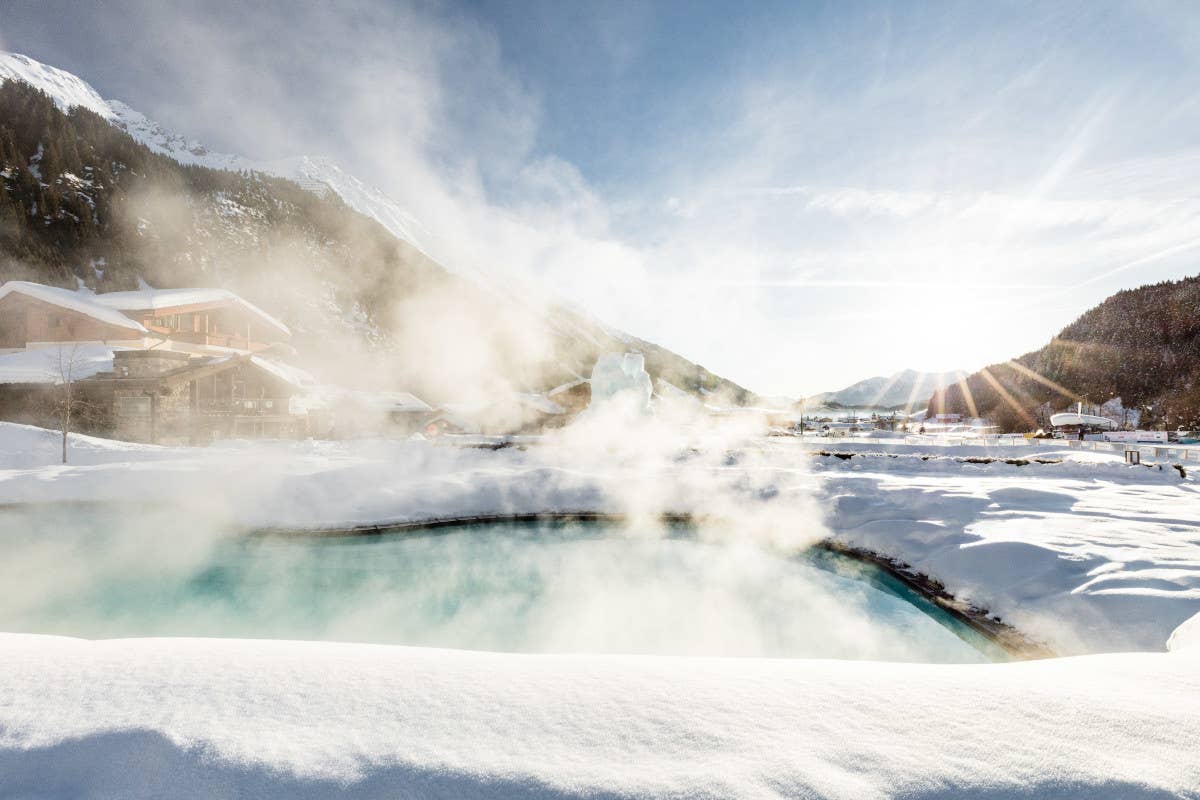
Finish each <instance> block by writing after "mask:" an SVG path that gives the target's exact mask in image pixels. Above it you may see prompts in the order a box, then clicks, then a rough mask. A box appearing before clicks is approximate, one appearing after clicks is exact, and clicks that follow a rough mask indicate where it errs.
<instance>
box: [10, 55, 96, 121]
mask: <svg viewBox="0 0 1200 800" xmlns="http://www.w3.org/2000/svg"><path fill="white" fill-rule="evenodd" d="M5 80H17V81H23V82H24V83H28V84H29V85H30V86H32V87H34V88H35V89H40V90H42V91H43V92H45V93H46V94H48V95H49V96H50V99H52V100H53V101H54V103H55V105H57V106H58V107H59V108H60V109H62V110H63V111H70V110H71V108H72V107H73V106H83V107H84V108H86V109H88V110H89V111H94V112H96V113H97V114H99V115H100V116H102V117H104V118H105V119H107V120H109V121H110V122H111V121H112V120H114V119H116V115H115V114H114V113H113V111H112V109H111V108H109V106H108V103H106V102H104V100H103V98H101V97H100V95H99V94H97V93H96V90H95V89H93V88H92V87H91V86H89V85H88V84H87V82H86V81H84V80H82V79H80V78H78V77H76V76H75V75H72V74H71V73H69V72H67V71H65V70H61V69H59V68H58V67H52V66H50V65H48V64H43V63H41V62H40V61H35V60H34V59H32V58H30V57H29V56H23V55H20V54H19V53H4V52H0V83H4V81H5Z"/></svg>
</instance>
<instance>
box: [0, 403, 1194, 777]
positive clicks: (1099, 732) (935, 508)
mask: <svg viewBox="0 0 1200 800" xmlns="http://www.w3.org/2000/svg"><path fill="white" fill-rule="evenodd" d="M568 434H569V429H568V431H566V432H564V434H563V435H564V437H567V436H568ZM56 436H57V434H55V433H54V432H53V431H44V430H41V429H37V428H32V427H28V426H20V425H13V424H9V423H0V506H2V505H7V504H13V503H17V504H30V503H47V502H52V503H61V502H63V501H68V500H70V501H112V500H129V499H130V498H131V487H136V495H135V496H136V498H137V499H138V500H139V501H140V502H142V503H147V504H165V503H173V504H177V505H178V507H179V508H180V510H181V513H184V514H188V515H189V518H192V519H195V518H197V517H198V516H200V515H209V516H211V517H212V518H213V519H216V520H220V521H221V523H222V524H226V523H227V524H230V525H233V526H251V527H255V526H260V527H261V526H283V527H289V526H294V527H322V526H338V525H347V524H352V523H356V522H370V521H376V522H378V521H384V520H392V521H397V520H406V519H407V520H421V519H434V518H440V517H447V516H463V515H471V514H497V513H500V514H503V513H522V512H532V511H547V510H559V511H568V510H570V511H586V510H596V511H610V512H615V513H638V512H639V511H640V512H653V513H657V512H660V511H664V510H679V511H692V512H696V513H702V514H713V515H716V514H721V513H733V514H734V515H735V518H736V519H739V520H741V521H742V522H743V526H741V527H739V528H738V529H737V530H738V531H739V535H743V536H750V537H756V536H763V535H764V531H765V530H766V529H769V528H770V527H771V523H772V521H775V522H782V524H783V530H782V533H784V534H788V535H791V536H793V537H798V538H786V536H785V538H784V539H783V540H781V541H782V542H783V543H791V544H794V545H800V544H802V543H803V542H804V541H812V540H815V539H816V538H820V537H823V536H833V537H835V538H836V539H838V540H839V541H843V542H845V543H848V544H852V545H855V546H860V547H868V548H871V549H873V550H876V551H877V552H880V553H884V554H886V555H889V556H892V557H895V558H898V559H901V560H904V561H906V562H908V563H909V564H911V565H912V566H913V567H914V568H917V569H920V570H922V571H925V572H927V573H928V574H930V575H932V576H933V577H935V578H938V579H940V580H941V581H943V582H944V583H945V585H946V587H947V588H948V589H949V591H951V592H952V593H954V594H955V595H956V596H959V597H964V598H968V599H971V600H975V601H978V602H986V603H987V604H988V607H989V608H990V609H991V610H992V611H993V612H994V613H997V614H1000V615H1001V616H1003V617H1004V619H1005V620H1006V621H1009V622H1011V623H1013V624H1015V625H1016V626H1017V627H1018V628H1019V629H1020V630H1022V631H1023V632H1025V633H1026V634H1028V635H1030V636H1033V637H1036V638H1041V639H1043V640H1045V641H1047V642H1049V643H1050V644H1051V646H1052V647H1053V648H1054V649H1055V650H1056V651H1057V652H1059V653H1093V654H1092V655H1081V656H1075V657H1070V658H1056V659H1050V660H1045V661H1036V662H1022V663H1014V664H990V665H981V666H980V665H931V664H896V663H886V664H885V663H880V662H844V661H832V660H787V659H712V658H666V657H649V656H594V655H571V656H560V655H536V656H535V655H512V654H498V653H479V652H467V651H450V650H436V649H421V648H409V647H395V646H368V645H355V644H331V643H299V642H274V641H237V640H187V639H173V640H155V639H143V640H115V641H96V642H87V641H83V640H76V639H68V638H58V637H48V636H36V635H28V634H24V635H17V634H4V635H0V676H2V679H0V795H6V796H7V795H16V796H25V795H38V796H63V797H67V796H79V795H82V794H87V795H89V796H121V797H142V796H147V797H148V796H155V795H157V794H162V793H163V792H169V793H170V794H171V795H172V796H175V797H182V798H188V797H206V796H211V795H213V794H222V795H226V796H257V797H313V798H316V797H325V796H329V795H332V794H338V795H340V796H352V797H397V796H400V797H404V796H413V797H424V796H448V797H449V796H453V797H474V798H491V797H539V798H552V797H597V796H604V797H616V796H639V797H676V798H680V797H682V798H692V797H696V798H701V797H704V798H708V797H751V798H758V797H763V798H774V797H817V796H820V797H845V798H874V797H880V798H882V797H896V796H904V797H921V798H942V797H944V798H955V797H961V796H965V795H975V796H978V795H985V796H988V797H998V798H1001V797H1029V796H1072V797H1074V796H1080V797H1082V796H1087V797H1111V798H1127V797H1159V796H1180V795H1182V796H1194V795H1195V794H1196V792H1197V791H1198V790H1200V761H1197V759H1196V758H1195V742H1196V741H1197V740H1200V647H1196V646H1195V643H1196V642H1197V638H1198V637H1197V635H1196V634H1197V630H1200V628H1198V625H1200V526H1197V524H1196V522H1197V520H1200V492H1198V491H1197V485H1196V483H1195V481H1194V479H1192V478H1187V479H1183V478H1181V476H1180V475H1179V473H1178V472H1176V471H1175V470H1173V469H1169V468H1168V469H1164V470H1159V469H1157V467H1156V466H1152V467H1145V466H1140V467H1138V466H1129V465H1126V464H1124V463H1122V462H1121V461H1120V459H1119V457H1117V456H1116V455H1115V454H1114V455H1113V456H1111V457H1108V458H1099V459H1098V458H1095V456H1099V455H1102V454H1093V453H1087V454H1086V455H1088V456H1089V457H1091V458H1089V459H1088V460H1079V459H1075V458H1073V459H1070V460H1068V459H1067V458H1066V457H1068V456H1070V457H1076V456H1080V455H1083V454H1081V453H1079V452H1077V451H1071V450H1069V449H1066V448H1064V447H1063V446H1062V443H1058V442H1045V443H1038V444H1036V445H1030V446H1027V447H1023V448H1020V449H1014V448H1011V447H999V446H996V447H981V446H974V447H972V446H966V445H963V446H958V447H942V448H936V449H935V451H936V452H931V451H930V449H929V448H927V447H926V448H922V447H921V446H919V445H906V444H904V443H903V442H902V441H896V442H887V441H883V440H872V441H870V442H866V443H839V444H838V445H837V448H838V450H839V451H842V452H843V453H844V454H852V456H851V457H850V458H846V459H842V458H837V457H833V456H831V455H822V454H821V450H820V449H819V448H820V447H822V446H823V445H824V444H825V443H809V442H802V441H798V440H795V439H783V440H754V441H749V442H745V443H744V444H743V445H742V446H741V447H739V448H737V449H720V450H719V451H716V452H712V453H705V452H704V451H702V450H701V451H687V452H685V450H686V448H681V447H671V448H669V449H668V450H667V451H665V452H666V453H667V457H666V458H664V459H662V460H656V459H654V458H651V457H649V456H647V455H646V454H645V453H638V458H639V459H640V460H635V461H632V462H631V461H630V460H629V458H630V457H631V456H630V453H631V451H629V450H624V451H620V452H618V453H617V454H616V455H612V454H611V453H609V451H608V449H603V450H601V451H599V452H592V451H587V450H584V449H578V448H577V447H576V448H574V449H572V446H571V445H570V443H569V438H563V439H562V440H561V441H560V440H552V439H549V438H543V439H541V440H536V439H529V440H527V443H526V446H525V447H524V448H522V449H518V448H508V449H503V450H498V451H491V450H478V449H469V448H459V447H453V446H438V445H434V444H430V443H427V442H423V441H384V440H363V441H347V442H322V441H301V442H227V443H223V444H219V445H214V446H212V447H209V448H203V449H193V448H183V447H180V448H163V447H153V446H149V445H135V444H126V443H119V442H109V441H106V440H102V439H95V438H92V437H84V436H73V437H72V442H71V462H72V463H71V464H70V465H68V466H63V465H60V464H57V463H56V461H57V452H56V449H55V448H56V447H57V446H58V440H57V439H56ZM552 444H554V445H556V446H552ZM643 448H644V449H646V450H648V451H653V449H654V445H653V443H652V442H650V441H646V442H645V443H644V444H643ZM633 452H635V453H636V452H637V451H633ZM1014 452H1015V453H1017V454H1019V455H1020V456H1021V457H1022V458H1023V459H1028V460H1030V462H1031V463H1027V464H1025V465H1023V466H1021V465H1017V464H1009V463H1004V462H1003V461H993V462H991V463H970V462H968V461H966V460H965V459H966V458H975V459H976V460H980V457H981V456H982V457H996V458H1012V456H1013V454H1014ZM689 453H690V454H689ZM1035 458H1041V459H1043V460H1046V461H1050V462H1054V463H1045V464H1039V463H1036V462H1033V461H1032V459H1035ZM651 488H653V490H654V492H655V496H654V497H647V496H646V494H645V492H646V491H647V490H649V489H651ZM797 532H798V533H797ZM780 534H781V532H780V531H774V532H773V534H772V535H773V536H777V535H780ZM764 541H774V539H765V540H764ZM1168 640H1169V642H1170V644H1169V648H1170V649H1169V652H1162V651H1164V650H1166V648H1167V647H1168ZM1128 649H1140V650H1152V651H1158V652H1143V653H1119V652H1106V651H1114V650H1128ZM84 708H85V709H87V713H80V709H84ZM129 764H134V765H137V767H136V768H133V769H131V768H128V767H121V768H117V767H115V766H114V765H129ZM167 787H169V789H168V788H167Z"/></svg>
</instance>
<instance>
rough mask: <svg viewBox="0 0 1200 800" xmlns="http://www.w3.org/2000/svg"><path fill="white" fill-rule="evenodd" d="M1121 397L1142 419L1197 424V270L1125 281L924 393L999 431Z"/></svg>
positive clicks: (937, 405)
mask: <svg viewBox="0 0 1200 800" xmlns="http://www.w3.org/2000/svg"><path fill="white" fill-rule="evenodd" d="M1116 399H1120V402H1121V405H1122V406H1123V407H1124V408H1125V409H1131V410H1136V411H1137V412H1138V416H1139V418H1140V420H1141V424H1142V425H1143V426H1150V427H1153V426H1156V425H1167V426H1169V427H1176V426H1183V427H1185V428H1192V429H1195V428H1200V275H1197V276H1194V277H1188V278H1183V279H1181V280H1178V281H1162V282H1160V283H1154V284H1148V285H1145V286H1140V287H1137V288H1134V289H1124V290H1122V291H1119V292H1117V293H1116V294H1114V295H1112V296H1111V297H1109V298H1107V299H1106V300H1104V302H1102V303H1100V304H1099V305H1097V306H1095V307H1093V308H1091V309H1089V310H1088V311H1086V312H1084V313H1083V314H1082V315H1081V316H1080V317H1079V318H1078V319H1076V320H1075V321H1074V322H1072V323H1071V324H1070V325H1067V326H1066V327H1065V328H1063V330H1062V331H1061V332H1060V333H1059V334H1058V335H1057V336H1055V337H1054V338H1053V339H1051V340H1050V342H1049V343H1047V344H1046V345H1045V346H1043V347H1041V348H1039V349H1038V350H1034V351H1032V352H1029V353H1026V354H1024V355H1022V356H1019V357H1017V358H1014V359H1011V360H1009V361H1006V362H1002V363H999V364H992V365H989V366H987V367H985V368H983V369H982V370H979V371H978V372H975V373H973V374H971V375H969V376H967V378H966V379H965V381H964V382H963V383H962V384H961V385H952V386H948V387H946V388H945V389H943V390H941V391H939V392H936V393H934V394H933V396H932V397H931V398H930V400H929V402H930V408H931V409H939V410H943V409H944V410H945V411H948V412H953V413H964V414H971V415H972V416H986V417H989V418H991V419H992V420H993V421H994V422H996V424H998V425H1000V426H1001V427H1002V428H1004V429H1005V430H1014V431H1015V430H1028V429H1031V428H1035V427H1045V428H1048V427H1049V424H1050V423H1049V415H1050V414H1051V413H1053V412H1055V411H1061V410H1065V409H1067V408H1069V407H1071V406H1074V405H1075V404H1076V403H1084V404H1085V405H1090V406H1096V405H1100V404H1104V403H1109V402H1112V401H1114V400H1116Z"/></svg>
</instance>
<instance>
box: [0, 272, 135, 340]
mask: <svg viewBox="0 0 1200 800" xmlns="http://www.w3.org/2000/svg"><path fill="white" fill-rule="evenodd" d="M10 294H23V295H25V296H27V297H32V298H33V299H35V300H41V301H42V302H43V303H50V304H51V305H56V306H59V307H60V308H65V309H69V310H71V311H75V312H78V313H80V314H84V315H86V316H89V317H91V318H92V319H94V320H96V321H97V322H103V323H105V324H106V325H114V326H117V327H120V328H128V329H130V330H132V331H137V332H138V333H149V331H147V330H146V329H145V328H143V327H142V326H141V324H140V323H138V322H137V321H135V320H132V319H130V318H129V317H127V316H125V315H124V314H122V313H121V312H120V311H117V310H115V309H113V308H112V307H110V306H107V305H103V304H100V303H97V302H96V299H95V298H96V296H95V295H91V294H87V293H85V292H75V291H71V290H69V289H59V288H58V287H56V286H46V285H45V284H42V283H33V282H32V281H9V282H8V283H6V284H4V285H3V286H0V300H2V299H4V298H5V297H7V296H8V295H10Z"/></svg>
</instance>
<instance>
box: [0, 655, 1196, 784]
mask: <svg viewBox="0 0 1200 800" xmlns="http://www.w3.org/2000/svg"><path fill="white" fill-rule="evenodd" d="M0 669H2V670H3V674H4V680H3V681H0V794H3V795H5V796H14V795H15V796H50V797H79V796H90V797H123V798H138V797H159V796H167V795H169V796H171V797H175V798H208V797H213V796H226V797H230V796H236V797H251V796H252V797H259V798H273V797H287V798H324V797H329V796H332V795H337V796H339V797H360V798H374V797H379V798H383V797H389V798H395V797H455V798H492V797H496V798H527V797H536V798H559V797H672V798H718V797H720V798H726V797H745V798H778V797H829V798H855V800H869V799H870V798H884V797H898V796H902V797H908V798H928V799H932V798H959V797H963V796H987V797H994V798H1004V797H1031V796H1033V797H1068V796H1069V797H1089V798H1114V799H1115V798H1121V799H1122V800H1128V799H1129V798H1158V797H1165V796H1181V795H1182V796H1188V795H1189V794H1194V793H1195V792H1196V791H1197V789H1198V788H1200V761H1197V759H1196V757H1195V743H1196V742H1197V741H1200V651H1195V650H1192V651H1188V652H1179V653H1170V654H1125V655H1108V656H1090V657H1084V658H1075V659H1055V660H1050V661H1040V662H1027V663H1020V664H1007V665H985V666H953V667H945V666H936V665H909V664H888V665H886V666H884V665H881V664H878V663H872V662H837V661H808V660H765V659H698V658H693V659H678V658H652V657H598V656H519V655H505V654H491V653H473V652H465V651H446V650H431V649H414V648H403V647H383V646H366V645H340V644H315V643H297V642H268V641H231V640H187V639H176V640H162V639H160V640H155V639H144V640H116V641H102V642H84V641H80V640H75V639H65V638H56V637H39V636H22V635H3V636H0ZM81 709H86V713H81Z"/></svg>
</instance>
